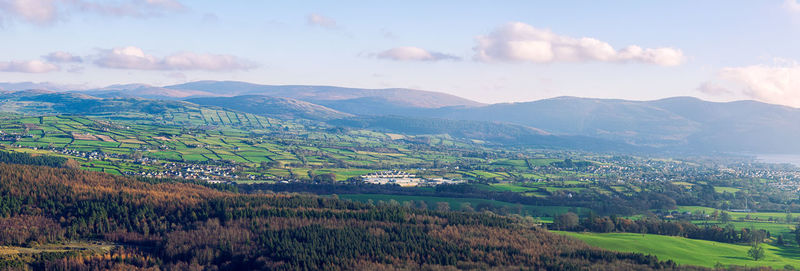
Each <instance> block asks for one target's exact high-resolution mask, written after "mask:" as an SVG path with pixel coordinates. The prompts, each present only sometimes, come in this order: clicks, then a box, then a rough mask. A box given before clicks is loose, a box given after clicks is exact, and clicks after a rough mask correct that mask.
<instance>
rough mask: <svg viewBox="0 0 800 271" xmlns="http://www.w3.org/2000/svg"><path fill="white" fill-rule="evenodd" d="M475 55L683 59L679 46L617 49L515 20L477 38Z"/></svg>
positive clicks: (546, 59) (544, 59)
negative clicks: (677, 47)
mask: <svg viewBox="0 0 800 271" xmlns="http://www.w3.org/2000/svg"><path fill="white" fill-rule="evenodd" d="M476 41H477V43H478V44H477V46H475V47H474V48H473V50H474V51H475V59H476V60H478V61H484V62H493V61H519V62H533V63H553V62H589V61H598V62H617V63H623V62H638V63H646V64H655V65H659V66H677V65H680V64H682V63H683V62H684V60H685V57H684V55H683V52H682V51H681V50H678V49H674V48H669V47H662V48H642V47H639V46H636V45H631V46H628V47H625V48H623V49H620V50H616V49H614V47H612V46H611V45H610V44H608V43H607V42H603V41H600V40H597V39H594V38H585V37H584V38H573V37H568V36H562V35H558V34H555V33H553V32H551V31H550V30H546V29H538V28H535V27H533V26H530V25H527V24H524V23H520V22H514V23H508V24H505V25H503V26H501V27H499V28H497V29H495V30H494V31H493V32H492V33H489V34H488V35H485V36H478V37H477V38H476Z"/></svg>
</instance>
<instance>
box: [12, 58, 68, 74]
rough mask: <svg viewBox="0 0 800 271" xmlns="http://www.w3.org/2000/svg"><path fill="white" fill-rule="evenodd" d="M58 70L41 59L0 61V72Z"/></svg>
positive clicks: (44, 71)
mask: <svg viewBox="0 0 800 271" xmlns="http://www.w3.org/2000/svg"><path fill="white" fill-rule="evenodd" d="M57 70H59V67H58V66H56V65H55V64H52V63H47V62H44V61H41V60H28V61H0V72H21V73H46V72H52V71H57Z"/></svg>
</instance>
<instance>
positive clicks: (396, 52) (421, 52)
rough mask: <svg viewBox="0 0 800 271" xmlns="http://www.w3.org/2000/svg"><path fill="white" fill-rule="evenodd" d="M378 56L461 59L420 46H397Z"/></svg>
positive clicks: (399, 58) (437, 59) (398, 58)
mask: <svg viewBox="0 0 800 271" xmlns="http://www.w3.org/2000/svg"><path fill="white" fill-rule="evenodd" d="M376 57H377V58H381V59H389V60H395V61H439V60H461V58H459V57H457V56H452V55H448V54H443V53H439V52H431V51H428V50H425V49H422V48H418V47H396V48H392V49H389V50H386V51H383V52H380V53H378V54H377V55H376Z"/></svg>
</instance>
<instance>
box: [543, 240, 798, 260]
mask: <svg viewBox="0 0 800 271" xmlns="http://www.w3.org/2000/svg"><path fill="white" fill-rule="evenodd" d="M557 233H560V234H564V235H567V236H572V237H575V238H578V239H580V240H583V241H585V242H586V243H588V244H590V245H592V246H596V247H600V248H604V249H608V250H614V251H626V252H641V253H646V254H652V255H655V256H658V258H659V259H660V260H673V261H675V262H676V263H678V264H686V265H699V266H706V267H714V265H716V264H717V262H719V263H722V264H723V265H726V266H727V265H740V266H751V267H753V266H770V267H773V268H783V267H784V266H786V265H791V266H793V267H800V249H798V248H797V247H776V246H772V245H769V244H762V246H763V247H764V250H765V252H766V257H765V258H764V259H763V260H760V261H753V260H752V259H751V258H750V257H748V256H747V250H748V249H750V247H749V246H745V245H737V244H728V243H720V242H712V241H705V240H695V239H687V238H682V237H674V236H663V235H653V234H645V235H642V234H636V233H574V232H557Z"/></svg>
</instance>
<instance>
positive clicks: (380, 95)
mask: <svg viewBox="0 0 800 271" xmlns="http://www.w3.org/2000/svg"><path fill="white" fill-rule="evenodd" d="M165 88H168V89H178V90H199V91H207V92H211V93H214V94H215V95H218V96H237V95H266V96H273V97H286V98H293V99H298V100H303V101H307V102H312V103H319V104H321V105H327V104H325V103H324V101H328V102H329V101H347V100H353V99H359V98H376V99H383V100H386V101H390V102H391V103H392V104H394V105H395V106H398V107H409V108H414V107H417V108H439V107H446V106H479V105H481V103H478V102H475V101H470V100H467V99H464V98H461V97H457V96H453V95H449V94H444V93H439V92H432V91H423V90H414V89H401V88H390V89H360V88H345V87H333V86H304V85H286V86H274V85H258V84H251V83H245V82H237V81H198V82H191V83H186V84H180V85H172V86H166V87H165ZM332 108H334V109H338V108H336V107H332ZM342 111H344V110H342ZM345 112H347V111H345Z"/></svg>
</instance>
